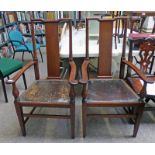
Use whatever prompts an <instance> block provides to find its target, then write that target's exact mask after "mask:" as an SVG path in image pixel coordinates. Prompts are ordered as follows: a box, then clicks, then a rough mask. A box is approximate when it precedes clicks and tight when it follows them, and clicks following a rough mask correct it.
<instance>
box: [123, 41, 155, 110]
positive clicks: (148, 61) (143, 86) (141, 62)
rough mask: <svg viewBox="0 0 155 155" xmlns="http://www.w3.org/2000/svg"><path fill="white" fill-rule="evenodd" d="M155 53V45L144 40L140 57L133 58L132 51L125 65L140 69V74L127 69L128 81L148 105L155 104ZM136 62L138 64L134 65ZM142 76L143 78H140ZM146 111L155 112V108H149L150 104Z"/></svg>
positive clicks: (140, 48) (140, 49)
mask: <svg viewBox="0 0 155 155" xmlns="http://www.w3.org/2000/svg"><path fill="white" fill-rule="evenodd" d="M154 53H155V45H154V41H153V40H152V41H151V40H144V41H143V42H142V43H141V44H140V47H139V53H138V56H133V53H132V50H131V51H130V52H129V56H128V62H127V61H124V63H126V64H129V65H130V66H131V65H132V66H133V67H134V68H139V70H140V71H139V74H133V73H132V72H131V70H130V68H128V69H127V75H126V79H127V82H128V83H129V85H130V86H131V87H132V88H133V90H134V91H135V92H136V93H137V94H138V95H139V96H140V97H141V98H142V99H144V100H145V103H148V102H149V100H152V101H153V102H155V93H154V90H155V85H154V81H155V72H153V71H154ZM134 61H135V62H136V64H135V63H134ZM140 75H141V76H140ZM144 110H146V111H151V110H155V107H151V106H150V107H149V106H148V104H147V105H146V106H145V108H144Z"/></svg>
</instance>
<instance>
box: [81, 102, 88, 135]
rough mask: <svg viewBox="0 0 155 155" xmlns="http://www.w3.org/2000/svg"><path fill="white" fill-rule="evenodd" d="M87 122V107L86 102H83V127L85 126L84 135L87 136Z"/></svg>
mask: <svg viewBox="0 0 155 155" xmlns="http://www.w3.org/2000/svg"><path fill="white" fill-rule="evenodd" d="M86 122H87V107H86V105H85V103H82V127H83V137H85V136H86Z"/></svg>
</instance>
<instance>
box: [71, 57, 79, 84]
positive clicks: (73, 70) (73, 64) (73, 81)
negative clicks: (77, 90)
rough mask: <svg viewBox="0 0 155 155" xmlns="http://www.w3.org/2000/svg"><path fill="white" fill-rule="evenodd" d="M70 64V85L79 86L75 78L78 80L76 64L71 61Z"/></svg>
mask: <svg viewBox="0 0 155 155" xmlns="http://www.w3.org/2000/svg"><path fill="white" fill-rule="evenodd" d="M69 64H70V67H71V72H70V76H69V83H70V84H72V85H76V84H78V81H77V80H75V78H76V64H75V62H74V61H73V60H70V61H69Z"/></svg>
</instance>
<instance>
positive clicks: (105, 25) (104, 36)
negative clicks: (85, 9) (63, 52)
mask: <svg viewBox="0 0 155 155" xmlns="http://www.w3.org/2000/svg"><path fill="white" fill-rule="evenodd" d="M119 18H120V17H119ZM89 20H98V21H99V22H100V36H99V62H98V67H99V68H98V78H99V79H101V80H104V79H107V78H110V79H111V78H112V75H111V63H112V62H111V61H112V30H113V21H114V19H105V20H104V19H103V20H100V19H98V18H87V19H86V56H85V60H84V62H83V64H82V68H81V72H82V78H81V80H80V81H79V82H80V83H81V84H82V85H83V90H82V124H83V137H85V136H86V124H87V117H88V116H103V117H108V118H133V119H134V120H135V124H134V131H133V136H134V137H136V135H137V132H138V128H139V124H140V120H141V116H142V113H143V108H144V103H143V100H138V101H137V102H136V103H129V102H128V103H122V102H117V103H116V102H108V103H107V102H105V101H103V102H102V101H100V103H98V102H93V101H92V102H91V103H89V102H88V101H87V85H88V81H89V76H88V66H89V48H88V47H89V41H88V33H89V32H88V21H89ZM121 20H124V24H125V25H124V26H125V32H124V37H123V50H122V58H121V62H122V64H121V67H120V68H121V71H120V77H123V74H124V69H125V64H127V65H129V66H130V67H131V68H132V69H134V70H135V71H136V72H138V73H139V70H137V68H136V69H135V68H133V66H131V65H130V64H128V63H126V61H125V48H126V46H125V43H126V31H127V17H122V18H121ZM103 66H104V67H103ZM121 79H123V78H121ZM126 85H127V84H126ZM112 95H115V94H112ZM90 107H91V108H93V107H113V108H115V107H122V108H125V107H133V108H134V109H135V108H136V109H137V110H135V111H134V112H133V113H131V112H127V113H125V114H124V113H123V114H94V113H93V114H90V113H89V114H88V112H87V110H88V108H90Z"/></svg>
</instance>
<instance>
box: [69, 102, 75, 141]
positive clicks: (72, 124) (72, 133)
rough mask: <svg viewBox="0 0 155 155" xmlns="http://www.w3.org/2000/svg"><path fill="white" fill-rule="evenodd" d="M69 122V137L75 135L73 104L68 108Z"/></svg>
mask: <svg viewBox="0 0 155 155" xmlns="http://www.w3.org/2000/svg"><path fill="white" fill-rule="evenodd" d="M70 117H71V118H70V123H71V138H72V139H74V137H75V104H72V105H71V109H70Z"/></svg>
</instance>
